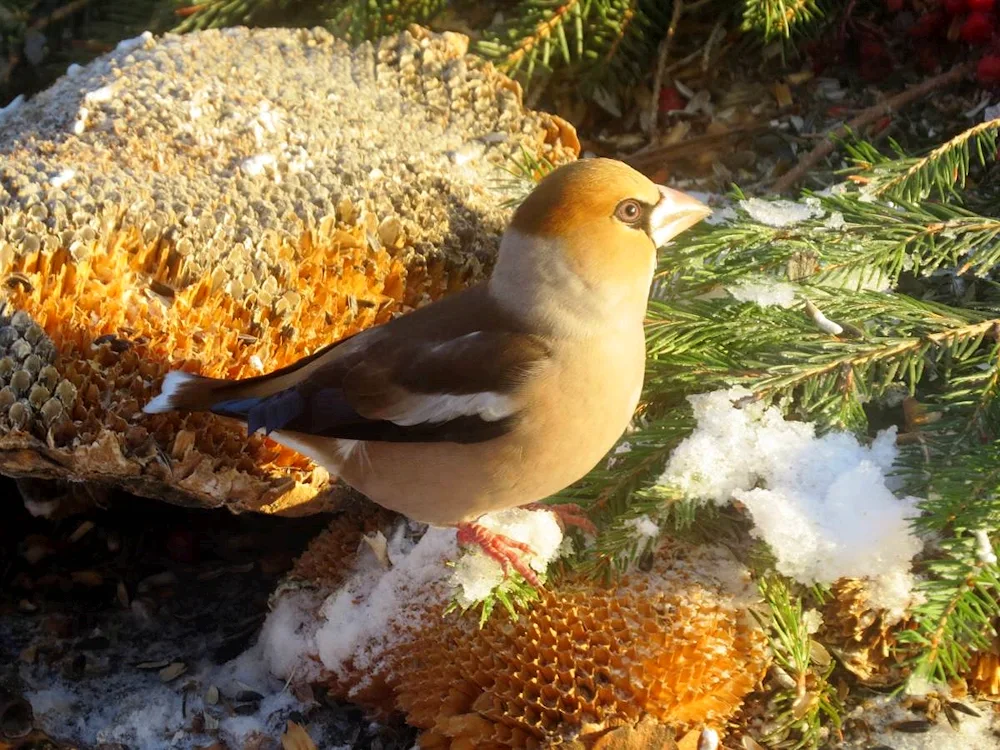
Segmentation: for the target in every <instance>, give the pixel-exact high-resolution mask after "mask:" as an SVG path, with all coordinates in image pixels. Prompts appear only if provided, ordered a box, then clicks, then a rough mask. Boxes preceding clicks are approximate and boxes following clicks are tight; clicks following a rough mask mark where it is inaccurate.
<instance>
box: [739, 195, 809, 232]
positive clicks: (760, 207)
mask: <svg viewBox="0 0 1000 750" xmlns="http://www.w3.org/2000/svg"><path fill="white" fill-rule="evenodd" d="M740 207H741V208H742V209H743V210H744V211H746V212H747V214H748V215H749V216H750V218H751V219H753V220H754V221H756V222H760V223H761V224H766V225H767V226H769V227H790V226H792V225H793V224H798V223H799V222H800V221H805V220H806V219H812V218H813V217H815V216H819V215H821V214H822V213H823V210H822V209H821V208H819V207H817V206H809V205H806V204H804V203H796V202H795V201H786V200H775V201H766V200H763V199H762V198H747V199H746V200H742V201H740Z"/></svg>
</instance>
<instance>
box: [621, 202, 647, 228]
mask: <svg viewBox="0 0 1000 750" xmlns="http://www.w3.org/2000/svg"><path fill="white" fill-rule="evenodd" d="M615 217H616V218H618V219H619V221H624V222H625V223H626V224H635V223H636V222H637V221H639V219H641V218H642V204H641V203H639V201H637V200H633V199H631V198H629V199H628V200H623V201H622V202H621V203H619V204H618V206H617V208H615Z"/></svg>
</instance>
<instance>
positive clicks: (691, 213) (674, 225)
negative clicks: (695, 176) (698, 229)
mask: <svg viewBox="0 0 1000 750" xmlns="http://www.w3.org/2000/svg"><path fill="white" fill-rule="evenodd" d="M656 187H658V188H659V189H660V200H659V202H658V203H657V204H656V205H655V206H654V207H653V212H652V214H650V217H649V234H650V236H651V237H652V238H653V242H654V243H655V244H656V246H657V247H663V246H664V245H666V244H667V243H668V242H670V240H672V239H673V238H674V237H676V236H677V235H679V234H680V233H681V232H683V231H684V230H685V229H688V228H690V227H693V226H694V225H695V224H697V223H698V222H699V221H701V220H702V219H704V218H705V217H706V216H708V215H709V214H710V213H712V209H710V208H709V207H708V206H706V205H705V204H704V203H702V202H701V201H699V200H697V199H695V198H692V197H691V196H690V195H687V194H686V193H682V192H680V191H679V190H673V189H671V188H668V187H664V186H663V185H657V186H656Z"/></svg>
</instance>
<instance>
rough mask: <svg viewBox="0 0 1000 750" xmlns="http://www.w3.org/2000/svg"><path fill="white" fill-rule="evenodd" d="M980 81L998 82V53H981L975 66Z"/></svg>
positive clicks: (999, 61) (999, 78) (999, 76)
mask: <svg viewBox="0 0 1000 750" xmlns="http://www.w3.org/2000/svg"><path fill="white" fill-rule="evenodd" d="M976 78H978V79H979V82H980V83H986V84H990V83H1000V55H983V56H982V58H980V60H979V64H978V65H977V66H976Z"/></svg>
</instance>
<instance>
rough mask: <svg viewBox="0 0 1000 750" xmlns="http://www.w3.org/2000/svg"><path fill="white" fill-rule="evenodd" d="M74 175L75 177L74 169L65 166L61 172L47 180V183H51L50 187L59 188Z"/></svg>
mask: <svg viewBox="0 0 1000 750" xmlns="http://www.w3.org/2000/svg"><path fill="white" fill-rule="evenodd" d="M74 177H76V170H75V169H72V168H69V167H67V168H66V169H64V170H63V171H62V172H60V173H59V174H57V175H56V176H55V177H53V178H52V179H51V180H49V184H50V185H52V187H54V188H61V187H62V186H63V185H65V184H66V183H68V182H69V181H70V180H72V179H73V178H74Z"/></svg>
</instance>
